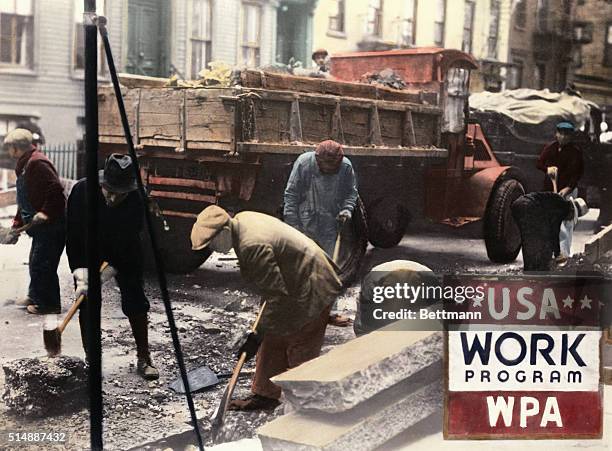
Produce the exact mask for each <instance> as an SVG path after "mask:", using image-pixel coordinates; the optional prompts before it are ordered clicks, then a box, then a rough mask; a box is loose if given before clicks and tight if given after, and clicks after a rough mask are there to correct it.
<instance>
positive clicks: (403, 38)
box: [400, 0, 417, 47]
mask: <svg viewBox="0 0 612 451" xmlns="http://www.w3.org/2000/svg"><path fill="white" fill-rule="evenodd" d="M416 11H417V0H406V1H405V2H404V18H403V19H402V21H401V32H400V45H401V46H402V47H409V46H412V45H414V43H415V37H416Z"/></svg>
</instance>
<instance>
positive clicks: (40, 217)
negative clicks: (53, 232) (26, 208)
mask: <svg viewBox="0 0 612 451" xmlns="http://www.w3.org/2000/svg"><path fill="white" fill-rule="evenodd" d="M47 222H49V216H47V215H46V214H45V213H43V212H42V211H39V212H38V213H36V214H35V215H34V216H33V217H32V225H33V226H37V225H40V224H45V223H47Z"/></svg>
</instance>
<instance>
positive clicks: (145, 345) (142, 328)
mask: <svg viewBox="0 0 612 451" xmlns="http://www.w3.org/2000/svg"><path fill="white" fill-rule="evenodd" d="M128 319H129V320H130V326H131V327H132V334H133V335H134V341H135V342H136V355H137V357H138V361H137V365H136V370H137V372H138V374H139V375H140V376H141V377H142V378H144V379H146V380H155V379H158V378H159V371H157V368H155V367H154V366H153V362H152V361H151V354H150V353H149V325H148V320H147V314H146V313H142V314H139V315H132V316H130V317H128Z"/></svg>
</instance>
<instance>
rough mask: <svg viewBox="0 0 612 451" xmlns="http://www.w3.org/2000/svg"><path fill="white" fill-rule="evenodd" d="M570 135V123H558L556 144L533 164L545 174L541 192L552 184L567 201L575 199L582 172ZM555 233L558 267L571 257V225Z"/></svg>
mask: <svg viewBox="0 0 612 451" xmlns="http://www.w3.org/2000/svg"><path fill="white" fill-rule="evenodd" d="M574 132H575V128H574V125H573V124H572V123H571V122H565V121H564V122H559V123H558V124H557V130H556V134H555V137H556V141H554V142H552V143H550V144H548V145H546V146H545V147H544V150H543V151H542V153H541V154H540V158H539V159H538V162H537V167H538V169H539V170H541V171H544V173H545V174H546V176H545V178H544V189H543V191H553V189H554V184H553V181H556V188H557V190H556V191H557V192H558V193H559V194H560V195H561V196H562V197H564V198H568V199H569V198H576V197H577V196H578V181H579V180H580V178H581V177H582V173H583V171H584V161H583V157H582V150H581V149H580V147H578V145H577V144H576V143H575V142H573V140H572V138H573V135H574ZM559 233H560V235H559V241H560V247H559V252H558V253H557V254H556V256H557V261H558V262H559V263H562V262H564V261H566V260H567V258H568V257H570V256H571V247H572V236H573V233H574V222H573V221H564V222H563V223H562V224H561V229H560V232H559Z"/></svg>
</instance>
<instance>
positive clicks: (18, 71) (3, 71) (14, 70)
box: [0, 66, 38, 77]
mask: <svg viewBox="0 0 612 451" xmlns="http://www.w3.org/2000/svg"><path fill="white" fill-rule="evenodd" d="M0 75H23V76H26V77H37V76H38V74H37V73H36V71H34V70H33V69H27V68H23V67H15V66H0Z"/></svg>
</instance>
